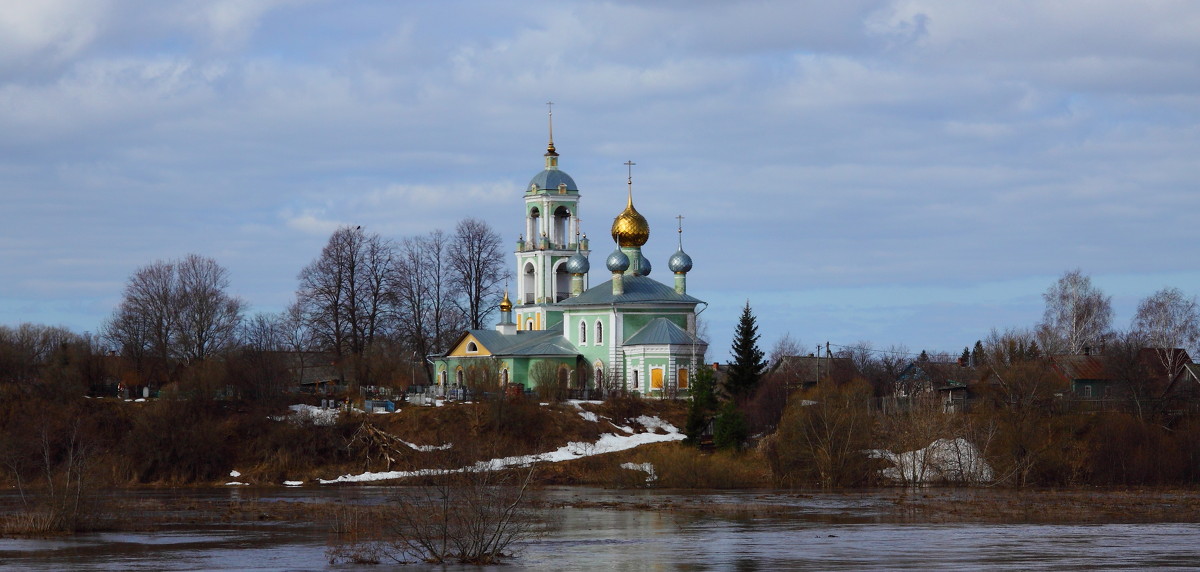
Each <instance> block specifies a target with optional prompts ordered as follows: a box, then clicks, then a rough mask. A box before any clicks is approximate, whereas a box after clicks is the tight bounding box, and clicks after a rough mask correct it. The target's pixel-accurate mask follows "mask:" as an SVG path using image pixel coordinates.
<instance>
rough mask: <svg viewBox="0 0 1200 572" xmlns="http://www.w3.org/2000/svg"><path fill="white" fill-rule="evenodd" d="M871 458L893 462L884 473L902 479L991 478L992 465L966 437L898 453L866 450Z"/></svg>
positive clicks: (916, 481) (967, 479)
mask: <svg viewBox="0 0 1200 572" xmlns="http://www.w3.org/2000/svg"><path fill="white" fill-rule="evenodd" d="M867 453H868V455H870V456H871V458H874V459H885V460H887V461H889V462H890V463H892V465H893V466H891V467H888V468H886V469H883V470H882V471H880V474H881V475H883V476H884V477H886V478H888V479H891V480H893V481H896V482H901V483H937V482H945V481H949V482H958V483H963V482H987V481H990V480H992V467H991V466H990V465H988V463H987V461H985V460H984V459H983V456H982V455H980V454H979V449H976V448H975V445H973V444H971V442H970V441H967V440H966V439H961V438H959V439H938V440H937V441H934V442H933V443H930V444H929V446H928V447H926V448H924V449H919V450H916V451H909V452H907V453H900V454H899V455H897V454H896V453H893V452H891V451H887V450H883V449H875V450H872V451H868V452H867Z"/></svg>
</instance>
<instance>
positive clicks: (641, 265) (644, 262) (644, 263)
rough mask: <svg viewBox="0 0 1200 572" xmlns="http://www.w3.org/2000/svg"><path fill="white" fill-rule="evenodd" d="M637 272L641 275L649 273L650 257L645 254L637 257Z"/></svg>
mask: <svg viewBox="0 0 1200 572" xmlns="http://www.w3.org/2000/svg"><path fill="white" fill-rule="evenodd" d="M638 274H640V275H642V276H649V275H650V259H649V258H646V257H645V256H639V257H638Z"/></svg>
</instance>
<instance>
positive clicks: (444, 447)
mask: <svg viewBox="0 0 1200 572" xmlns="http://www.w3.org/2000/svg"><path fill="white" fill-rule="evenodd" d="M396 440H397V441H399V442H401V443H404V444H405V445H408V446H409V448H411V449H413V450H416V451H421V452H422V453H428V452H430V451H445V450H447V449H449V448H451V447H453V446H454V444H453V443H446V444H445V445H417V444H416V443H409V442H408V441H405V440H404V439H401V438H399V437H396Z"/></svg>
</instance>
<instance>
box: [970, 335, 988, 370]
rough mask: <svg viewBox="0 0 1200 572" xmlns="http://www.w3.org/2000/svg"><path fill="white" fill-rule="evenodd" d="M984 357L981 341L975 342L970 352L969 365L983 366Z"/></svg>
mask: <svg viewBox="0 0 1200 572" xmlns="http://www.w3.org/2000/svg"><path fill="white" fill-rule="evenodd" d="M985 355H986V354H984V353H983V340H975V347H974V348H973V349H972V350H971V365H973V366H975V367H979V366H981V365H983V362H984V360H985V357H984V356H985Z"/></svg>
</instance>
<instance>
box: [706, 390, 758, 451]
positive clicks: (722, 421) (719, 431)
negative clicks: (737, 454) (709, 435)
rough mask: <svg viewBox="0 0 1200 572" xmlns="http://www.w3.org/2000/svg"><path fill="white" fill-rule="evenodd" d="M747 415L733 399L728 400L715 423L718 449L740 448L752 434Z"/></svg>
mask: <svg viewBox="0 0 1200 572" xmlns="http://www.w3.org/2000/svg"><path fill="white" fill-rule="evenodd" d="M748 427H749V425H748V424H747V423H746V416H745V415H744V414H742V412H741V410H739V409H738V408H737V405H736V404H735V403H734V402H732V401H726V402H725V405H724V406H722V407H721V414H720V415H718V416H717V419H716V422H715V423H714V424H713V445H716V447H717V448H718V449H733V450H739V449H741V448H742V443H745V442H746V437H747V436H748V435H749V434H750V430H749V428H748Z"/></svg>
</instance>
